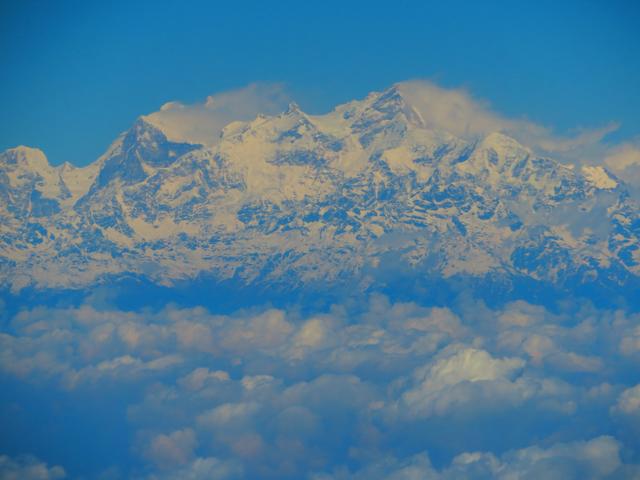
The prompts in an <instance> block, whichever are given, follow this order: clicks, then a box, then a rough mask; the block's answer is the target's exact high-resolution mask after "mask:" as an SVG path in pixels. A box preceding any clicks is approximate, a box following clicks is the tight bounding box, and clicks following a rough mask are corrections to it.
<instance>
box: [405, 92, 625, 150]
mask: <svg viewBox="0 0 640 480" xmlns="http://www.w3.org/2000/svg"><path fill="white" fill-rule="evenodd" d="M395 88H396V89H397V90H398V92H400V94H401V95H402V96H403V98H404V99H405V100H406V101H407V103H408V104H410V105H411V107H413V108H414V109H415V110H416V112H417V113H418V114H419V115H420V117H421V119H422V121H423V122H424V125H425V127H427V128H433V129H439V130H445V131H447V132H449V133H452V134H454V135H456V136H459V137H463V138H469V137H482V136H485V135H488V134H491V133H493V132H503V133H505V134H507V135H510V136H512V137H514V138H515V139H517V140H518V141H520V142H521V143H522V144H524V145H526V146H528V147H531V148H534V149H537V150H539V151H541V152H543V153H548V154H558V155H561V156H567V157H569V158H570V157H572V156H574V155H575V156H579V155H582V154H584V149H588V148H593V147H594V146H595V147H600V145H599V143H600V142H601V141H602V140H603V139H604V137H606V136H607V135H608V134H610V133H612V132H614V131H616V130H617V129H618V128H619V127H620V124H619V123H617V122H613V121H612V122H609V123H608V124H606V125H604V126H602V127H599V128H594V129H587V128H579V129H576V134H575V135H573V136H568V135H558V134H556V133H554V132H553V129H552V128H549V127H547V126H543V125H539V124H537V123H534V122H531V121H529V120H527V119H524V118H509V117H506V116H504V115H501V114H500V113H498V112H496V111H494V110H493V109H492V108H491V105H490V104H489V102H487V101H484V100H482V99H478V98H476V97H474V96H473V95H472V94H471V93H470V92H469V91H468V90H466V89H464V88H443V87H440V86H438V85H437V84H435V83H433V82H431V81H429V80H409V81H405V82H399V83H397V84H396V85H395Z"/></svg>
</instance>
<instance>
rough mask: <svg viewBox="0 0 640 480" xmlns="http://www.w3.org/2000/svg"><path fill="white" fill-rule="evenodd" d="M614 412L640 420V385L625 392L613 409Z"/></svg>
mask: <svg viewBox="0 0 640 480" xmlns="http://www.w3.org/2000/svg"><path fill="white" fill-rule="evenodd" d="M612 410H613V412H615V413H620V414H623V415H632V416H637V417H639V418H640V384H639V385H636V386H635V387H632V388H628V389H626V390H624V391H623V392H622V393H621V394H620V396H619V397H618V401H617V403H616V404H615V405H614V406H613V407H612Z"/></svg>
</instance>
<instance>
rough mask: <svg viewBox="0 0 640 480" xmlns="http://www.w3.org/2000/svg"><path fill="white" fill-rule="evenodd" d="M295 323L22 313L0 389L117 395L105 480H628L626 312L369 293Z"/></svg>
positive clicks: (637, 356)
mask: <svg viewBox="0 0 640 480" xmlns="http://www.w3.org/2000/svg"><path fill="white" fill-rule="evenodd" d="M301 311H302V310H301V309H300V308H299V307H298V306H292V307H291V308H289V309H286V310H283V309H275V308H269V307H266V308H260V309H252V310H243V311H238V312H236V313H234V314H231V315H217V314H215V313H212V312H209V311H207V310H205V309H203V308H179V307H177V306H168V307H166V308H164V309H162V310H158V311H141V312H125V311H120V310H117V309H104V308H102V309H100V308H97V307H94V306H91V305H89V304H85V305H82V306H79V307H70V308H48V307H40V308H33V309H30V310H24V311H21V312H20V313H18V314H16V315H15V316H14V317H13V318H11V320H10V322H9V323H8V325H7V326H6V328H4V329H3V333H2V334H1V335H0V352H1V353H0V373H1V374H2V376H3V378H10V379H12V381H15V382H20V383H24V384H28V385H30V386H31V388H33V389H35V391H37V392H39V394H40V395H43V396H45V397H46V396H47V395H50V396H55V395H67V396H76V397H78V398H84V396H86V395H98V396H109V395H111V396H114V395H115V396H117V395H119V394H122V395H123V396H124V397H126V402H125V403H124V404H123V410H120V411H119V412H120V413H117V412H116V413H114V412H111V413H110V415H115V416H119V417H121V421H122V422H124V423H126V425H127V429H128V431H129V432H130V433H129V435H128V436H127V438H126V439H123V440H124V441H125V442H126V445H127V450H128V451H129V454H128V455H129V460H128V461H127V462H126V464H125V465H123V464H122V463H121V462H120V463H118V461H117V460H116V458H115V457H114V458H113V463H114V469H115V467H116V464H117V467H118V469H117V470H112V473H111V474H112V476H111V477H110V478H141V479H142V478H146V479H170V478H176V479H177V478H180V479H211V478H220V479H231V478H310V479H329V478H332V479H333V478H335V479H360V478H367V479H377V478H434V479H451V478H504V479H510V478H563V479H568V478H569V479H570V478H575V479H582V478H592V479H596V478H633V475H638V474H640V470H638V467H637V466H636V464H637V463H638V460H637V459H638V455H640V445H639V444H638V442H637V438H638V435H640V421H638V419H639V418H640V400H639V399H640V394H639V393H638V392H639V391H640V390H638V389H639V388H640V376H638V373H637V362H638V360H640V329H639V327H638V326H637V325H638V324H640V322H639V320H640V318H639V317H638V315H636V314H625V313H624V312H621V311H608V310H597V309H595V308H593V307H592V306H590V305H589V304H586V303H582V304H576V305H565V306H564V307H562V308H561V309H560V310H559V311H556V312H552V311H549V310H548V309H545V308H543V307H541V306H537V305H531V304H528V303H525V302H513V303H510V304H508V305H506V306H504V307H503V308H500V309H490V308H488V307H486V306H485V305H484V304H483V303H482V302H479V301H474V300H464V301H463V300H460V301H459V302H458V303H456V304H455V305H452V306H451V308H442V307H425V306H421V305H419V304H416V303H392V302H390V301H389V300H388V299H387V298H386V297H383V296H379V295H372V296H371V297H370V298H369V299H368V300H367V304H366V306H365V307H364V308H362V306H358V307H357V308H356V307H354V306H353V305H334V306H332V307H331V308H328V309H326V310H322V311H316V312H310V313H305V314H302V313H300V312H301ZM56 392H57V393H56ZM14 400H15V399H14ZM7 401H9V399H8V400H7ZM0 403H1V402H0ZM0 406H2V408H5V407H6V405H0ZM96 408H97V407H96ZM90 412H91V409H90V408H89V413H90ZM96 414H97V413H96ZM107 428H108V426H107ZM43 432H44V431H43V430H42V429H40V430H39V429H38V428H35V429H34V430H33V432H32V433H31V434H32V435H36V436H37V435H44V433H43ZM70 448H81V446H70ZM24 453H32V454H35V455H38V457H40V458H46V461H47V462H48V463H49V464H54V465H57V464H62V465H63V466H64V470H61V468H62V467H59V469H58V470H55V468H58V467H55V468H54V469H51V468H49V467H43V468H48V470H46V471H48V472H50V473H48V475H49V477H46V476H45V477H42V478H63V477H60V475H62V474H64V473H65V472H70V473H69V474H70V475H72V476H74V472H73V465H71V466H68V465H66V464H64V463H63V462H60V461H58V459H57V458H55V457H53V456H52V457H48V456H47V455H48V454H47V452H46V451H35V452H24ZM105 455H106V456H107V457H108V455H109V454H108V453H106V454H105ZM3 458H4V460H3V461H4V463H5V464H6V465H9V466H5V467H3V468H5V470H7V471H9V470H10V469H13V470H15V469H17V468H26V467H25V466H24V465H32V464H38V465H40V464H39V463H37V462H35V461H34V460H29V462H30V463H29V462H27V463H26V464H25V462H24V461H23V462H22V463H16V461H15V460H11V459H9V458H8V457H3ZM34 462H35V463H34ZM98 470H100V469H98ZM103 470H104V469H103ZM103 470H100V471H96V472H94V473H93V474H92V475H93V477H92V476H91V475H88V478H101V477H100V475H104V472H103ZM114 472H116V473H117V475H116V473H114ZM118 472H119V473H118ZM7 475H8V474H7ZM53 475H58V477H55V476H53ZM118 475H119V476H118ZM0 477H1V476H0ZM1 478H12V477H8V476H7V477H1ZM24 478H29V477H24ZM34 478H40V477H34ZM102 478H106V477H102Z"/></svg>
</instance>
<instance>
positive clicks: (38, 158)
mask: <svg viewBox="0 0 640 480" xmlns="http://www.w3.org/2000/svg"><path fill="white" fill-rule="evenodd" d="M0 164H2V165H6V166H7V167H9V166H11V165H13V166H14V168H15V167H21V168H27V169H30V170H34V171H41V170H46V169H50V168H51V166H50V165H49V161H48V160H47V157H46V156H45V154H44V152H43V151H42V150H40V149H38V148H31V147H26V146H24V145H20V146H17V147H14V148H10V149H8V150H6V151H5V152H3V153H2V154H0Z"/></svg>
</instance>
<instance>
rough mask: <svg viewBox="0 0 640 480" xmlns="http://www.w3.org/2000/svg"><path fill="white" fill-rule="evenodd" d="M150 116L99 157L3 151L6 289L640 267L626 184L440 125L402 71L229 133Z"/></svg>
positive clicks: (552, 273) (559, 276)
mask: <svg viewBox="0 0 640 480" xmlns="http://www.w3.org/2000/svg"><path fill="white" fill-rule="evenodd" d="M414 95H415V94H414ZM409 96H410V95H409ZM147 118H149V116H142V117H139V118H138V120H136V122H134V124H133V126H132V127H131V128H130V129H129V130H128V131H126V132H124V133H123V134H121V135H120V136H119V137H118V138H117V139H116V140H115V141H114V142H113V143H112V145H111V146H110V147H109V149H108V150H107V152H106V153H105V154H104V155H103V156H101V157H100V158H99V159H98V160H96V162H94V163H92V164H90V165H89V166H87V167H84V168H74V167H71V166H68V165H67V166H64V165H63V166H59V167H51V166H50V165H49V164H48V162H47V161H46V157H44V154H42V153H41V152H40V153H38V152H39V151H35V150H28V149H26V150H25V148H26V147H20V148H22V150H16V149H10V150H7V151H5V152H3V153H2V154H0V194H1V195H2V196H3V197H4V199H5V200H6V201H5V204H4V207H2V210H0V216H1V218H2V220H3V222H2V225H3V226H2V228H1V230H0V233H1V235H0V268H1V270H0V271H1V272H2V273H1V274H0V284H1V285H2V286H3V287H5V288H11V289H13V290H14V291H19V290H20V289H21V288H24V287H26V286H30V285H31V286H35V287H36V288H83V287H88V286H90V285H92V284H97V283H100V282H101V281H102V280H101V279H103V280H104V279H107V278H110V277H111V276H113V275H120V274H126V273H131V274H135V275H142V276H145V277H148V278H149V279H150V280H151V281H152V282H155V283H158V284H162V285H170V284H172V283H175V282H177V281H183V280H188V279H190V278H191V279H193V278H196V277H197V276H198V275H201V274H207V275H211V276H212V277H213V278H214V279H217V280H216V281H218V282H222V281H226V280H229V279H237V280H238V281H239V282H240V283H244V284H245V285H275V284H282V285H284V287H283V288H285V289H286V288H290V289H292V290H293V289H297V288H301V287H303V286H305V285H312V284H313V285H315V284H317V283H318V282H321V283H322V282H324V283H326V284H327V285H331V284H332V283H335V282H339V281H346V280H345V279H352V280H350V281H355V283H354V284H355V285H358V287H357V288H359V289H367V288H374V287H375V286H376V285H381V284H383V283H385V279H384V276H385V272H384V270H383V269H381V267H380V265H381V264H383V263H385V262H386V260H385V262H383V261H382V259H383V258H387V257H388V256H389V255H390V256H391V258H394V259H395V261H397V262H398V263H399V264H402V265H405V266H406V269H407V272H408V275H409V276H414V275H415V276H417V277H420V276H425V277H431V278H444V279H446V278H449V277H455V276H463V277H464V276H470V277H476V278H482V277H486V276H498V277H503V278H505V279H507V281H508V279H509V278H513V279H515V278H516V277H522V278H529V279H531V280H532V281H540V282H548V283H551V284H558V285H562V284H563V283H564V282H567V281H571V282H578V283H581V282H599V281H605V280H606V282H609V283H610V282H613V284H616V282H617V283H618V284H624V282H626V281H628V278H631V277H632V278H635V277H637V276H638V275H639V274H640V268H639V267H638V260H639V259H640V255H638V253H637V252H638V234H639V233H640V220H639V219H640V217H639V215H638V207H637V204H636V202H635V201H634V200H633V199H632V198H631V197H630V196H629V194H628V191H627V189H626V187H625V185H624V182H622V181H621V180H620V179H618V178H616V177H615V176H614V175H613V174H611V173H610V172H609V171H608V170H606V169H605V168H603V167H600V166H592V167H583V168H582V169H578V168H576V167H573V166H568V165H564V164H562V163H560V162H558V161H555V160H553V159H550V158H547V157H544V156H539V155H537V154H536V153H535V152H534V151H533V150H532V149H530V148H528V147H526V146H525V145H522V144H520V143H519V142H517V141H516V140H515V139H513V138H511V137H510V136H508V135H506V134H505V133H503V132H492V133H489V134H487V135H482V136H475V137H473V138H461V137H459V136H456V135H453V134H452V133H450V132H446V131H443V130H441V129H434V128H432V127H431V126H428V125H427V124H426V122H425V120H424V118H423V116H422V115H421V113H420V111H419V109H418V108H416V107H414V106H413V105H412V104H411V102H409V101H408V100H407V95H406V94H404V93H403V87H402V85H395V86H393V87H391V88H390V89H388V90H386V91H384V92H380V93H372V94H370V95H369V96H368V97H366V98H365V99H364V100H360V101H357V100H356V101H351V102H349V103H346V104H344V105H340V106H338V107H336V108H335V109H334V110H333V111H332V112H330V113H328V114H325V115H308V114H306V113H304V112H302V111H301V110H300V108H299V107H298V106H297V105H295V104H291V105H290V106H289V108H287V109H286V110H285V111H283V112H282V113H280V114H278V115H271V116H266V115H259V116H257V117H256V118H255V119H253V120H250V121H235V122H231V123H229V124H227V126H226V127H224V128H223V129H222V130H221V132H220V135H219V138H218V139H217V140H216V142H215V143H213V144H212V146H211V145H203V144H202V143H189V142H187V141H184V140H180V141H179V140H177V139H176V138H174V137H175V136H174V135H172V133H171V132H170V131H166V129H165V130H163V129H162V126H161V125H160V126H158V124H157V122H154V121H153V120H151V121H149V120H147ZM170 138H173V139H172V140H170ZM21 155H22V157H24V158H22V157H20V156H21ZM18 157H20V158H22V160H21V162H22V163H21V165H22V166H21V167H20V168H18V167H15V168H14V167H12V165H14V164H15V165H18V163H20V162H18ZM27 157H28V158H27ZM43 160H44V161H43ZM25 165H26V167H25ZM34 165H35V166H36V167H37V168H35V167H34ZM16 168H18V170H19V171H17V170H16ZM16 172H17V173H16ZM372 272H373V273H372ZM213 283H215V281H214V282H213Z"/></svg>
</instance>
